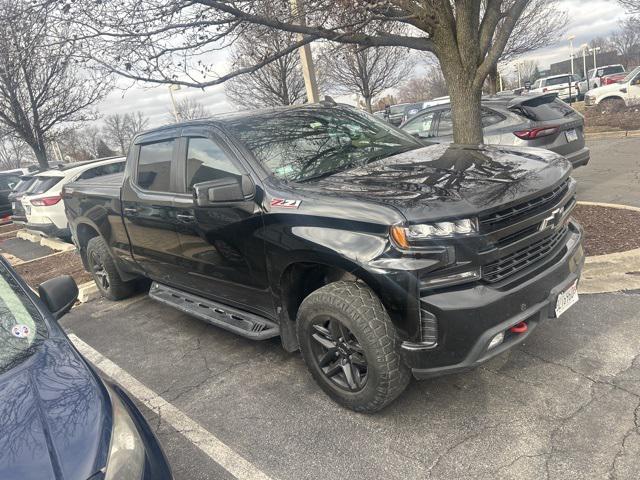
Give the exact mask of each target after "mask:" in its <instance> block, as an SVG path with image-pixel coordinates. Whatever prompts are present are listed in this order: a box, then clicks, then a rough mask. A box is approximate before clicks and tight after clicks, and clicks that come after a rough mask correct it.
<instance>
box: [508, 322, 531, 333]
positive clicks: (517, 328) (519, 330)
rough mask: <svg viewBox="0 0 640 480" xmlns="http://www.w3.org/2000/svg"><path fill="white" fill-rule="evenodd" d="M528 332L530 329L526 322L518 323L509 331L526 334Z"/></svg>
mask: <svg viewBox="0 0 640 480" xmlns="http://www.w3.org/2000/svg"><path fill="white" fill-rule="evenodd" d="M527 330H529V327H527V324H526V322H520V323H516V324H515V325H514V326H513V327H511V328H510V329H509V331H510V332H511V333H525V332H526V331H527Z"/></svg>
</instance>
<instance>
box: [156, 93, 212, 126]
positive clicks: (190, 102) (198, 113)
mask: <svg viewBox="0 0 640 480" xmlns="http://www.w3.org/2000/svg"><path fill="white" fill-rule="evenodd" d="M176 113H177V114H178V119H179V120H180V121H181V122H182V121H184V120H197V119H199V118H206V117H210V116H211V113H210V112H209V110H207V109H206V108H205V107H204V105H202V103H200V102H199V101H197V100H194V99H192V98H189V97H185V98H183V99H182V100H179V101H177V102H176ZM175 121H176V117H175V116H174V114H173V111H171V112H169V113H167V122H169V123H173V122H175Z"/></svg>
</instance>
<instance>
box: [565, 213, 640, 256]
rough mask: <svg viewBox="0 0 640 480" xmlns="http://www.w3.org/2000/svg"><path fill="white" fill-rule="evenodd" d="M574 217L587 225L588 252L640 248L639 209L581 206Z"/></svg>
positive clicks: (602, 253) (585, 237)
mask: <svg viewBox="0 0 640 480" xmlns="http://www.w3.org/2000/svg"><path fill="white" fill-rule="evenodd" d="M573 216H574V217H575V218H576V220H578V222H580V224H581V225H582V226H583V227H584V249H585V252H586V254H587V255H604V254H606V253H615V252H624V251H626V250H632V249H634V248H640V234H639V233H638V232H640V212H636V211H633V210H623V209H620V208H610V207H596V206H592V205H578V206H577V207H576V209H575V210H574V212H573Z"/></svg>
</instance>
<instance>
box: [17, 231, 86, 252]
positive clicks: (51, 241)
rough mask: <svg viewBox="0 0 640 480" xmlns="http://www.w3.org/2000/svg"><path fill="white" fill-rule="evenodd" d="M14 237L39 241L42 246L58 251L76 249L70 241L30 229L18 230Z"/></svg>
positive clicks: (34, 241)
mask: <svg viewBox="0 0 640 480" xmlns="http://www.w3.org/2000/svg"><path fill="white" fill-rule="evenodd" d="M16 237H18V238H20V239H22V240H28V241H30V242H33V243H39V244H40V245H42V246H43V247H48V248H50V249H51V250H56V251H58V252H71V251H73V250H75V249H76V246H75V245H74V244H72V243H67V242H63V241H62V240H58V239H57V238H51V237H45V236H43V235H40V234H39V233H34V232H32V231H30V230H18V232H17V233H16Z"/></svg>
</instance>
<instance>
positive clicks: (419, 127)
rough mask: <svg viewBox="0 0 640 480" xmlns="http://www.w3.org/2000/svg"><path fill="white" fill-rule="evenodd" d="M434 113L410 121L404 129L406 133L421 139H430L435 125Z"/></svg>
mask: <svg viewBox="0 0 640 480" xmlns="http://www.w3.org/2000/svg"><path fill="white" fill-rule="evenodd" d="M433 116H434V113H433V112H429V113H425V114H424V115H420V116H418V117H416V118H414V119H412V120H410V121H408V122H407V124H406V125H405V126H404V127H403V128H402V129H403V130H404V131H405V132H407V133H409V134H411V135H417V136H419V137H423V138H424V137H430V136H431V126H432V125H433Z"/></svg>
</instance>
